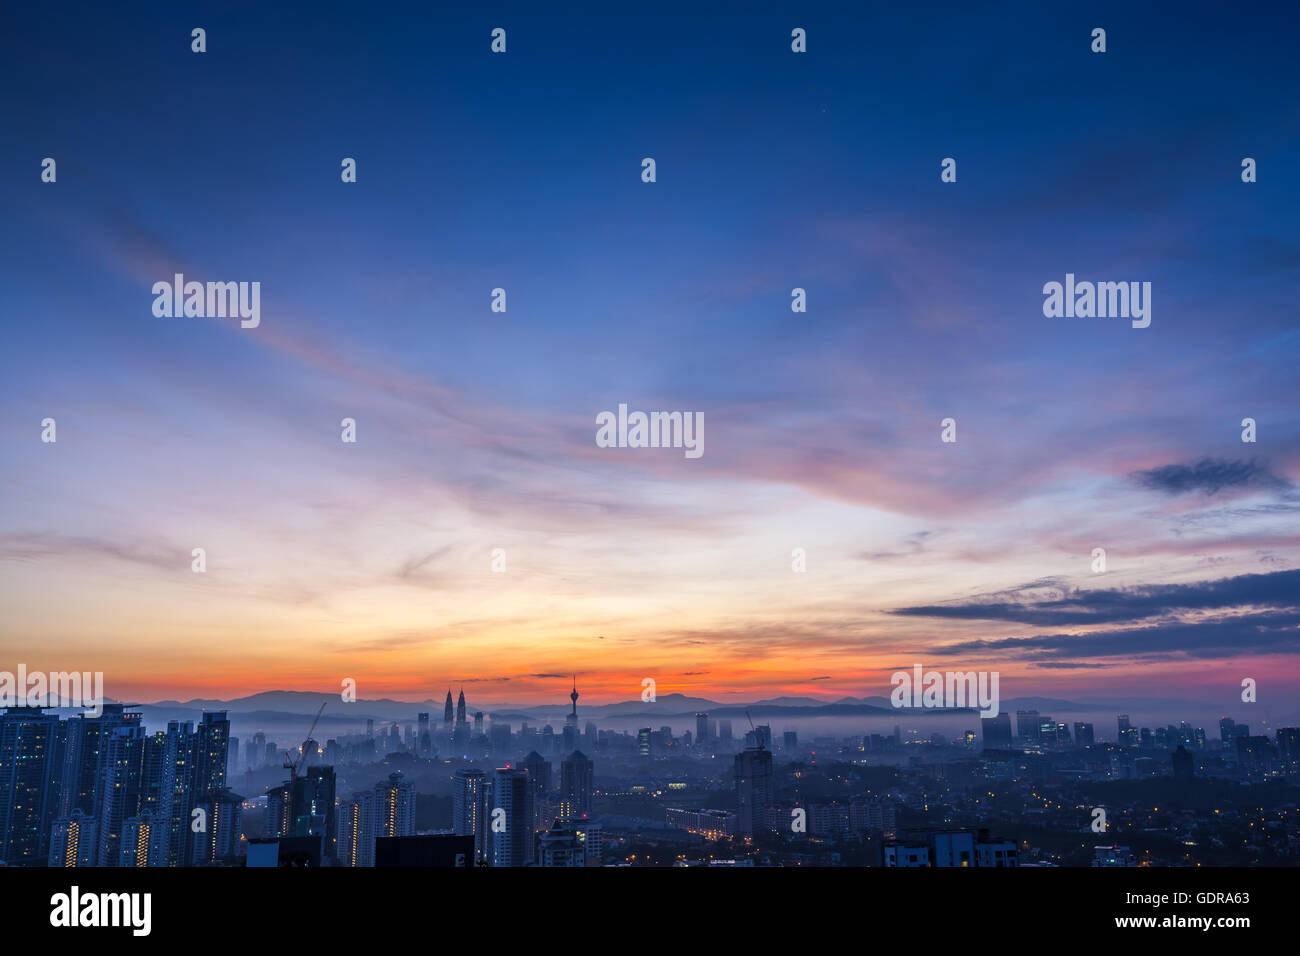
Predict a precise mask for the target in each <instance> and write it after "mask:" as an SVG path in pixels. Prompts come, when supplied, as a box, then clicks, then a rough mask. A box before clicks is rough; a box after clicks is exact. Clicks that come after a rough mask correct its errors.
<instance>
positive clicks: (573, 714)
mask: <svg viewBox="0 0 1300 956" xmlns="http://www.w3.org/2000/svg"><path fill="white" fill-rule="evenodd" d="M569 700H571V701H573V709H572V710H570V711H569V712H568V713H567V714H565V715H564V737H563V743H562V745H561V746H563V747H564V752H565V753H572V752H573V751H574V750H576V749H578V675H576V674H575V675H574V676H573V691H572V692H571V693H570V694H569Z"/></svg>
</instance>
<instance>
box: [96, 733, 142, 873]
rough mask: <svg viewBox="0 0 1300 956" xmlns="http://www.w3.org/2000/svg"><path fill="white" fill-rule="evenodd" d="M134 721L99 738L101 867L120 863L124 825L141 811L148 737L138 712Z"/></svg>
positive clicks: (99, 860)
mask: <svg viewBox="0 0 1300 956" xmlns="http://www.w3.org/2000/svg"><path fill="white" fill-rule="evenodd" d="M133 716H134V717H135V718H136V719H135V720H134V721H132V722H131V723H124V724H121V725H119V726H116V727H113V728H112V729H111V730H109V731H108V733H107V734H105V735H102V736H101V739H100V768H101V769H100V778H99V785H98V788H97V798H98V801H99V818H98V821H97V822H98V825H99V854H98V858H97V861H96V865H98V866H117V865H118V862H119V857H120V851H121V842H122V827H123V825H124V824H125V823H126V821H127V820H128V819H129V818H131V817H133V816H135V815H136V814H137V813H138V812H139V810H140V792H141V773H142V770H143V767H144V748H145V736H144V728H143V727H142V726H141V725H140V720H139V715H138V714H135V715H133Z"/></svg>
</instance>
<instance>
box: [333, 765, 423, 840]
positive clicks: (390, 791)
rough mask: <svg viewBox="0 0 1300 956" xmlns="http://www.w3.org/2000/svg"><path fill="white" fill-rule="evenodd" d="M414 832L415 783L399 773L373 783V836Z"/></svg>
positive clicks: (403, 834)
mask: <svg viewBox="0 0 1300 956" xmlns="http://www.w3.org/2000/svg"><path fill="white" fill-rule="evenodd" d="M331 797H332V795H331ZM414 834H415V784H413V783H411V781H409V780H405V779H403V778H402V775H401V773H390V774H389V775H388V779H387V780H383V781H380V782H379V783H377V784H375V837H376V838H378V837H396V836H412V835H414Z"/></svg>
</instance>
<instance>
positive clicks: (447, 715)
mask: <svg viewBox="0 0 1300 956" xmlns="http://www.w3.org/2000/svg"><path fill="white" fill-rule="evenodd" d="M451 716H452V710H451V688H450V687H448V688H447V704H446V706H444V707H443V708H442V722H443V723H444V724H446V725H447V730H448V731H450V730H451Z"/></svg>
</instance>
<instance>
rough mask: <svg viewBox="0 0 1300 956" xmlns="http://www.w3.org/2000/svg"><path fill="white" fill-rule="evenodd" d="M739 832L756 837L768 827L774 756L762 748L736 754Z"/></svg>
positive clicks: (752, 748)
mask: <svg viewBox="0 0 1300 956" xmlns="http://www.w3.org/2000/svg"><path fill="white" fill-rule="evenodd" d="M735 776H736V830H737V832H738V833H740V834H742V835H744V836H753V835H754V834H755V833H757V832H758V831H760V830H762V829H763V828H764V827H765V826H766V825H767V821H766V811H767V808H768V807H769V806H771V804H772V754H771V752H769V751H768V750H767V749H765V748H763V747H747V748H746V749H745V750H742V751H741V752H740V753H738V754H736V766H735Z"/></svg>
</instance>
